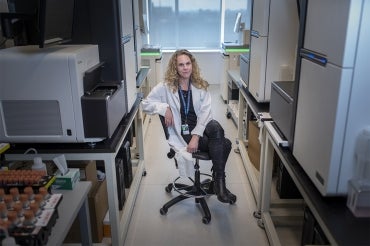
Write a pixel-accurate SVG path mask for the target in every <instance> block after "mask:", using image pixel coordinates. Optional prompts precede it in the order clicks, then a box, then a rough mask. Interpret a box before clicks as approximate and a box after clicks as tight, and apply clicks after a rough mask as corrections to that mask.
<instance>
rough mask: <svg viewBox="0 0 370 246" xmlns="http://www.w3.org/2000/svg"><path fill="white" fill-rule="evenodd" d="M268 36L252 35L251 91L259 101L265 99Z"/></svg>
mask: <svg viewBox="0 0 370 246" xmlns="http://www.w3.org/2000/svg"><path fill="white" fill-rule="evenodd" d="M266 53H267V37H261V36H260V37H254V36H252V37H251V52H250V67H249V87H248V89H249V92H250V93H251V94H252V95H253V97H254V98H255V99H256V100H257V101H258V102H262V101H264V100H265V81H266Z"/></svg>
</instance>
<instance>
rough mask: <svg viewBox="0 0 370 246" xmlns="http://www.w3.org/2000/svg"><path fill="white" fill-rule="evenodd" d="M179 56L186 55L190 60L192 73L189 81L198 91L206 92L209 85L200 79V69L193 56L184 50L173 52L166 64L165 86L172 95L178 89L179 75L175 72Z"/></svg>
mask: <svg viewBox="0 0 370 246" xmlns="http://www.w3.org/2000/svg"><path fill="white" fill-rule="evenodd" d="M180 55H186V56H188V57H189V58H190V61H191V64H192V73H191V76H190V81H191V83H192V84H193V86H195V87H196V88H198V89H205V90H207V88H208V86H209V83H208V82H207V81H206V80H204V79H203V78H202V77H201V75H200V68H199V66H198V63H197V61H196V59H195V57H194V56H193V54H192V53H190V52H189V51H188V50H185V49H181V50H177V51H175V53H174V54H173V55H172V57H171V58H170V61H169V62H168V66H167V71H166V73H165V77H164V78H165V81H166V84H167V85H168V86H169V87H170V88H171V89H172V91H173V92H174V93H175V92H176V91H177V89H178V88H179V74H178V72H177V57H178V56H180Z"/></svg>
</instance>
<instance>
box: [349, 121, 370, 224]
mask: <svg viewBox="0 0 370 246" xmlns="http://www.w3.org/2000/svg"><path fill="white" fill-rule="evenodd" d="M355 165H356V166H355V173H354V176H353V177H352V179H350V181H349V183H348V198H347V207H348V208H349V209H350V210H351V211H352V213H353V214H354V215H355V216H356V217H370V126H369V127H367V128H365V129H363V130H362V131H361V133H360V135H359V137H358V138H357V143H356V149H355Z"/></svg>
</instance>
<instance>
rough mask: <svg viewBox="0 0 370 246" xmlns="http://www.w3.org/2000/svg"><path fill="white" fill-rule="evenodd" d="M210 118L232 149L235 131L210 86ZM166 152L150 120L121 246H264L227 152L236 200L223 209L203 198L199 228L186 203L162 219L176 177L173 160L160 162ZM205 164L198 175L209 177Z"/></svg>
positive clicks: (242, 177)
mask: <svg viewBox="0 0 370 246" xmlns="http://www.w3.org/2000/svg"><path fill="white" fill-rule="evenodd" d="M210 89H211V92H212V94H213V97H212V99H213V111H214V112H213V113H214V117H215V118H216V119H217V120H218V121H219V122H220V123H221V124H222V125H223V127H224V129H225V133H226V136H227V137H228V138H229V139H230V140H231V141H232V142H233V149H235V148H236V147H237V146H236V144H235V139H236V135H237V128H236V127H235V125H234V123H233V122H232V121H231V120H230V119H227V118H226V116H225V113H226V105H225V104H224V103H223V102H222V100H221V97H220V94H219V87H218V86H217V85H212V86H211V88H210ZM168 149H169V147H168V145H167V143H166V141H165V138H164V134H163V130H162V128H161V125H160V122H159V119H158V117H156V116H155V117H152V120H151V123H150V124H149V129H148V131H147V135H146V140H145V166H146V171H147V175H146V176H145V177H143V179H142V182H141V186H140V190H139V193H138V197H137V200H136V205H135V208H134V211H133V216H132V219H131V222H130V226H129V230H128V234H127V237H126V241H125V246H167V245H176V246H181V245H184V246H185V245H186V246H191V245H203V246H208V245H212V246H217V245H222V246H223V245H230V246H237V245H259V246H263V245H268V240H267V237H266V234H265V231H264V230H263V229H261V228H260V227H258V225H257V223H256V220H255V218H254V217H253V212H254V211H255V210H256V203H255V200H254V197H253V194H252V191H251V188H250V185H249V181H248V179H247V176H246V173H245V170H244V167H243V164H242V161H241V158H240V156H239V154H237V153H235V152H234V151H233V150H232V151H231V154H230V156H229V159H228V162H227V170H226V171H227V174H226V175H227V176H226V179H227V186H228V188H229V190H231V191H232V192H233V193H234V194H236V195H237V197H238V199H237V202H236V203H235V204H233V205H229V204H224V203H221V202H219V201H218V200H217V198H216V197H215V196H211V197H209V198H207V202H208V205H209V208H210V210H211V214H212V221H211V222H210V224H208V225H205V224H203V223H202V215H201V212H200V209H199V207H198V205H196V204H195V203H194V200H193V199H187V200H185V201H182V202H181V203H179V204H177V205H175V206H173V207H171V208H170V209H169V210H168V213H167V215H161V214H160V213H159V209H160V208H161V207H162V205H163V204H164V203H166V202H167V201H168V200H169V199H171V197H173V196H175V195H176V193H172V194H168V193H166V192H165V186H166V185H167V184H168V183H169V182H172V180H173V178H175V177H176V176H177V174H178V172H177V170H176V169H175V165H174V162H173V160H169V159H168V158H167V156H166V154H167V151H168ZM210 167H211V164H210V163H209V162H201V170H202V171H203V172H208V173H210Z"/></svg>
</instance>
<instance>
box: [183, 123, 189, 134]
mask: <svg viewBox="0 0 370 246" xmlns="http://www.w3.org/2000/svg"><path fill="white" fill-rule="evenodd" d="M181 131H182V135H188V134H190V132H189V125H188V124H183V125H181Z"/></svg>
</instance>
